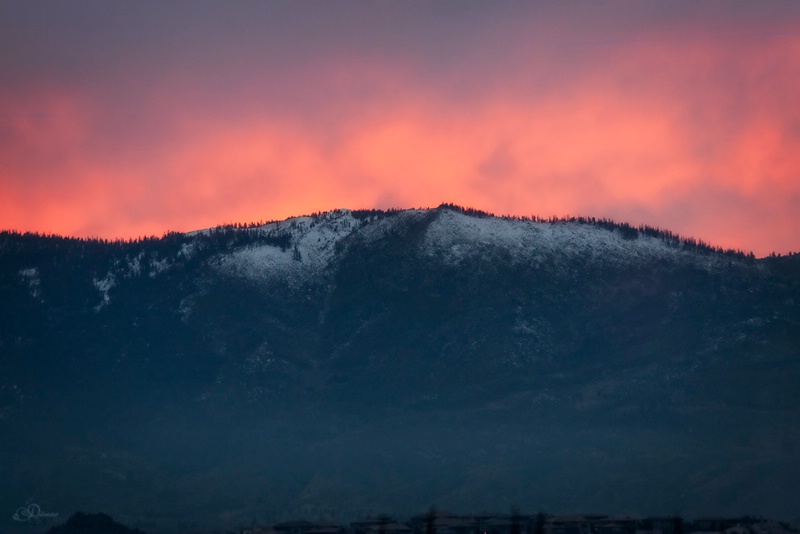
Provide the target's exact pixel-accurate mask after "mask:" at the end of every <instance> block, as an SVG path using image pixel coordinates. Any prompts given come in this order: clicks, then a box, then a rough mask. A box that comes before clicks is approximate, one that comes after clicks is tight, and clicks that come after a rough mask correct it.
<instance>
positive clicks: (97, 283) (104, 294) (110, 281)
mask: <svg viewBox="0 0 800 534" xmlns="http://www.w3.org/2000/svg"><path fill="white" fill-rule="evenodd" d="M93 283H94V287H95V289H97V290H98V291H99V292H100V297H101V299H102V300H101V301H100V304H98V305H97V306H95V307H94V311H95V312H99V311H100V310H102V309H103V308H105V307H106V306H108V305H109V303H111V297H109V296H108V292H109V291H111V288H112V287H114V286H115V285H117V279H116V278H115V277H114V275H113V274H111V273H108V274H106V276H105V278H103V279H101V280H98V279H97V278H95V279H94V280H93Z"/></svg>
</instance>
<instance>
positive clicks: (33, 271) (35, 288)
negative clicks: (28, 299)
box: [19, 267, 42, 300]
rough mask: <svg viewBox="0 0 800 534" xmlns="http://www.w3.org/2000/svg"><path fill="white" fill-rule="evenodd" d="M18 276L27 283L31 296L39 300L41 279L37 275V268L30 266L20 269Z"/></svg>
mask: <svg viewBox="0 0 800 534" xmlns="http://www.w3.org/2000/svg"><path fill="white" fill-rule="evenodd" d="M19 277H20V278H21V279H22V280H24V281H25V282H26V283H27V284H28V291H29V292H30V294H31V296H32V297H33V298H35V299H36V300H41V299H40V297H41V296H42V280H41V278H40V277H39V268H38V267H30V268H28V269H21V270H20V271H19Z"/></svg>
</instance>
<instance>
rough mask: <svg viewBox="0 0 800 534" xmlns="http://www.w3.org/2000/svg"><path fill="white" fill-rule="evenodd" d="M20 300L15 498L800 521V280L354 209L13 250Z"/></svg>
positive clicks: (604, 225)
mask: <svg viewBox="0 0 800 534" xmlns="http://www.w3.org/2000/svg"><path fill="white" fill-rule="evenodd" d="M0 297H2V299H3V302H6V303H8V305H6V306H3V307H2V310H1V311H0V313H2V316H0V361H2V363H3V370H4V372H3V373H2V375H0V393H1V394H2V395H0V401H1V402H0V437H2V438H3V442H4V443H12V444H13V446H11V447H10V449H9V450H8V456H7V457H5V458H0V468H2V470H3V472H4V473H7V474H8V480H10V481H11V482H10V483H9V484H8V485H7V486H4V488H3V489H2V490H0V492H2V493H1V494H0V501H2V502H15V500H19V499H20V495H25V496H26V498H27V496H29V495H34V496H37V495H38V496H43V497H37V498H42V499H44V498H45V497H46V498H48V499H51V501H50V502H49V503H47V508H48V509H55V510H57V509H59V508H63V509H64V510H69V509H87V508H88V507H92V506H93V507H94V508H96V509H103V510H104V511H108V512H109V513H111V514H112V515H113V516H114V517H121V518H123V520H125V521H126V522H128V523H132V524H134V523H135V521H131V520H130V519H131V518H133V519H135V518H136V517H137V514H140V516H141V515H147V516H148V517H151V518H152V517H158V518H161V519H159V521H160V522H166V523H169V521H173V520H175V518H176V517H180V518H181V519H186V518H196V519H197V520H198V522H204V523H214V522H215V521H216V522H224V520H223V518H225V517H227V518H231V517H237V518H243V519H244V520H247V521H249V520H250V519H251V518H252V517H253V516H258V517H260V518H263V519H265V520H266V519H269V518H287V517H296V516H298V515H302V516H307V517H312V516H315V515H316V516H320V517H323V516H324V517H331V518H335V517H356V516H359V515H363V514H365V513H379V512H381V511H390V512H395V513H406V512H407V513H415V512H418V511H419V510H422V509H426V508H427V507H428V506H429V505H431V504H436V505H438V506H444V507H447V508H449V509H462V510H468V509H481V508H494V509H505V508H508V506H510V505H511V504H517V505H520V506H522V507H523V508H530V509H544V510H547V511H559V510H564V511H570V510H581V509H584V510H585V509H589V508H595V509H603V510H608V511H610V512H615V511H619V512H631V511H637V512H639V513H640V514H641V515H648V514H653V513H655V514H658V513H661V514H670V513H673V512H675V511H680V512H682V513H697V514H701V515H702V514H708V513H733V514H741V513H763V514H764V515H769V516H777V517H791V514H792V513H793V512H792V510H793V508H792V507H793V504H792V503H794V502H796V497H800V496H799V495H797V494H796V489H794V488H795V486H794V485H793V484H792V480H795V479H796V477H797V476H800V473H798V466H800V461H799V460H800V458H798V453H797V452H796V451H797V450H800V446H799V445H800V431H799V430H798V429H797V425H796V424H795V423H793V422H794V421H796V420H798V416H799V415H800V414H798V406H800V388H798V383H800V382H798V381H799V380H800V374H798V373H800V368H799V366H798V362H800V355H798V347H799V346H800V337H799V336H800V334H798V332H800V328H798V327H799V326H800V310H799V309H798V307H799V306H800V256H796V255H792V256H782V257H769V258H763V259H755V258H754V257H753V256H752V255H746V254H743V253H737V252H731V251H729V252H723V251H720V250H716V249H713V248H711V247H708V246H707V245H704V244H702V243H699V242H696V241H693V240H681V238H678V237H677V236H674V235H673V234H671V233H669V232H665V231H660V230H655V229H647V228H639V229H634V228H632V227H630V226H628V225H614V224H611V223H609V222H607V221H596V220H592V219H585V220H583V219H576V220H574V221H560V222H555V223H550V222H543V221H536V220H532V219H531V220H527V219H523V220H517V219H512V218H498V217H492V216H490V215H488V214H484V213H480V212H475V211H474V210H468V209H462V208H458V207H454V206H448V205H444V206H440V207H439V208H436V209H433V210H398V211H395V212H380V211H349V210H337V211H334V212H328V213H323V214H313V215H310V216H306V217H298V218H292V219H287V220H285V221H278V222H273V223H268V224H266V225H253V226H247V227H243V228H234V227H222V228H217V229H210V230H205V231H200V232H194V233H191V234H169V235H167V236H165V237H163V238H160V239H147V240H142V241H137V242H116V243H104V242H101V241H81V240H70V239H62V238H53V237H42V236H33V235H20V234H9V233H5V234H0ZM265 451H267V452H265ZM609 488H613V490H612V489H609ZM198 492H199V493H198ZM43 505H44V503H43ZM90 505H91V506H90ZM166 523H165V524H166Z"/></svg>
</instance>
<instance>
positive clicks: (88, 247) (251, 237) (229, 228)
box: [0, 203, 800, 260]
mask: <svg viewBox="0 0 800 534" xmlns="http://www.w3.org/2000/svg"><path fill="white" fill-rule="evenodd" d="M409 209H414V208H409ZM416 209H420V210H426V211H443V210H452V211H455V212H457V213H461V214H463V215H467V216H469V217H475V218H482V219H489V218H493V219H501V220H506V221H524V222H535V223H544V224H564V223H573V224H581V225H588V226H594V227H597V228H602V229H604V230H608V231H611V232H613V231H618V232H620V233H621V234H622V237H623V238H624V239H629V240H635V239H638V238H639V236H640V235H643V236H646V237H653V238H656V239H660V240H662V241H664V242H666V243H667V244H669V245H671V246H674V247H676V248H683V249H686V250H694V251H697V252H702V253H710V254H719V255H724V256H730V257H735V258H738V259H742V260H755V259H756V257H755V254H754V253H753V252H744V251H742V250H739V249H730V248H729V249H725V248H722V247H717V246H714V245H711V244H709V243H706V242H705V241H703V240H700V239H695V238H694V237H683V236H681V235H679V234H676V233H674V232H672V231H670V230H666V229H662V228H658V227H655V226H650V225H644V224H643V225H639V226H633V225H631V224H629V223H626V222H617V221H614V220H613V219H609V218H596V217H583V216H580V217H572V216H567V217H555V216H551V217H540V216H538V215H531V216H520V215H495V214H494V213H491V212H487V211H483V210H479V209H476V208H471V207H465V206H460V205H458V204H453V203H442V204H440V205H439V206H437V207H436V208H416ZM337 211H342V210H341V209H339V210H330V211H324V212H323V211H319V212H314V213H310V214H306V215H299V216H297V217H310V218H311V219H312V220H313V222H314V223H316V222H319V220H320V219H321V218H323V217H324V216H326V215H328V214H331V213H336V212H337ZM404 211H408V209H405V208H389V209H386V210H383V209H357V210H350V213H351V215H352V216H353V217H354V218H356V219H358V220H361V221H363V220H365V219H369V218H372V217H376V218H380V219H382V218H386V217H391V216H393V215H397V214H399V213H402V212H404ZM291 218H295V217H289V218H287V219H284V220H288V219H291ZM276 222H283V221H278V220H268V221H263V220H259V221H252V222H248V223H226V224H221V225H218V226H215V227H212V228H208V229H207V230H199V231H195V232H188V233H184V232H175V231H168V232H165V233H164V234H163V235H162V236H161V237H157V236H154V235H151V236H139V237H136V238H128V239H122V238H118V239H106V238H99V237H73V236H64V235H61V234H55V233H39V232H18V231H16V230H2V231H0V252H2V250H3V249H5V248H7V247H8V246H9V243H11V242H13V241H16V242H19V241H27V242H29V243H30V242H31V241H33V240H45V241H47V242H49V243H50V244H51V246H52V245H55V247H56V248H61V247H62V246H63V247H67V246H71V247H74V246H75V245H79V246H80V249H81V250H82V251H85V252H94V251H96V250H97V248H98V247H103V248H107V247H109V246H110V247H112V248H116V249H117V250H120V251H123V252H132V251H133V249H137V248H140V247H141V246H142V245H144V246H145V247H146V248H154V249H160V248H162V247H165V246H176V245H178V246H179V245H181V244H188V243H196V242H208V243H209V244H216V245H217V246H222V247H223V248H224V249H230V248H232V247H233V246H239V245H246V244H250V243H253V242H256V241H258V242H261V243H264V242H274V243H273V244H275V245H276V246H280V247H281V248H287V247H289V246H290V243H289V241H288V239H289V237H288V236H275V235H267V234H264V233H261V232H251V231H250V230H258V229H260V228H262V227H264V226H266V225H268V224H273V223H276ZM798 254H800V252H790V253H788V254H776V253H775V252H772V253H771V254H770V255H769V256H765V258H781V257H791V256H796V255H798Z"/></svg>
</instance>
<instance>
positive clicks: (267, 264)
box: [219, 210, 362, 285]
mask: <svg viewBox="0 0 800 534" xmlns="http://www.w3.org/2000/svg"><path fill="white" fill-rule="evenodd" d="M361 224H362V223H361V221H359V220H358V219H356V218H355V217H353V215H352V212H351V211H350V210H336V211H331V212H328V213H324V214H321V215H316V216H306V217H293V218H291V219H286V220H285V221H280V222H275V223H270V224H267V225H265V226H263V227H261V231H262V232H264V233H265V234H268V235H275V236H281V235H287V234H288V235H289V236H290V242H291V245H290V246H289V247H288V248H281V247H278V246H273V245H259V246H254V247H249V248H246V249H242V250H238V251H236V252H234V253H232V254H229V255H226V256H222V257H220V262H219V268H220V269H223V270H226V271H230V272H234V273H237V274H239V275H242V276H245V277H246V278H250V279H253V280H275V279H277V278H281V279H284V280H286V281H288V282H289V283H290V285H297V284H300V283H303V282H305V281H308V280H309V279H311V278H312V277H315V276H317V275H319V274H320V273H321V272H323V271H324V270H325V269H326V268H327V267H328V265H329V264H330V262H331V260H332V259H333V257H334V255H335V254H336V247H337V244H338V243H339V242H340V241H341V240H342V239H343V238H345V237H347V236H349V235H350V234H351V233H353V232H354V231H355V230H356V229H358V228H359V227H360V226H361Z"/></svg>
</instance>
